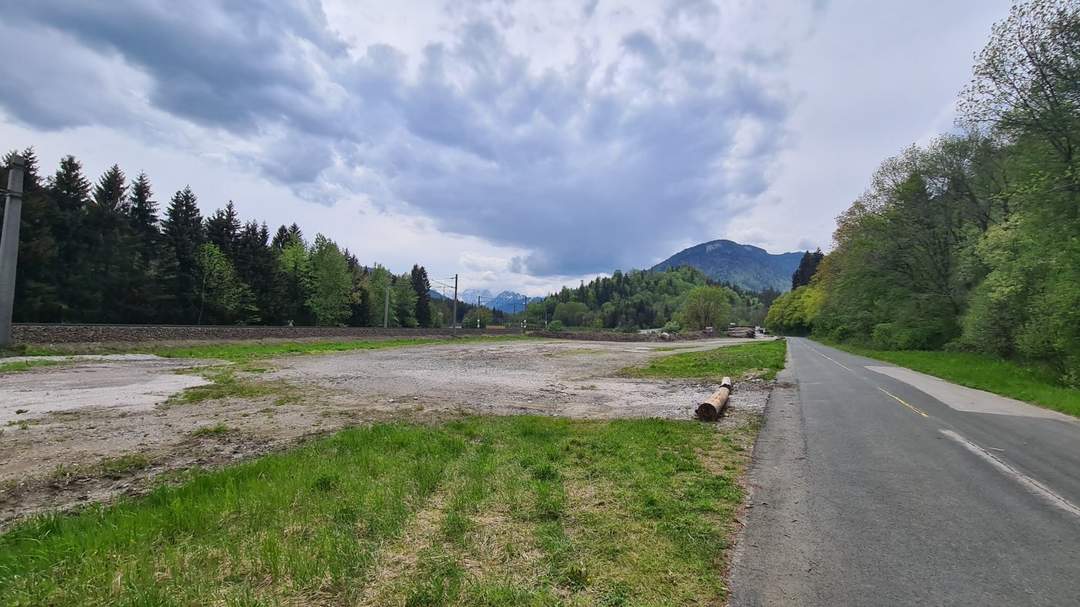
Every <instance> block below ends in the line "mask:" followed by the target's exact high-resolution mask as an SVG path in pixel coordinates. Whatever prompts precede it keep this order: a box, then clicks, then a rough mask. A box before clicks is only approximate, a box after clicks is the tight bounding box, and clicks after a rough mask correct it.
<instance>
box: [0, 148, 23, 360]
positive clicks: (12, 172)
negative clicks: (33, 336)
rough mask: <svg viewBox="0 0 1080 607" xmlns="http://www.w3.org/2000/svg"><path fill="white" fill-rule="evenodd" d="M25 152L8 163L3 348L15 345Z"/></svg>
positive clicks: (1, 254)
mask: <svg viewBox="0 0 1080 607" xmlns="http://www.w3.org/2000/svg"><path fill="white" fill-rule="evenodd" d="M25 167H26V161H25V160H23V158H22V157H21V156H13V157H12V158H11V166H10V167H8V182H7V201H6V202H5V204H4V230H3V234H0V348H8V347H11V343H12V342H11V315H12V313H13V312H14V310H15V266H16V264H17V262H18V259H19V224H20V222H21V221H22V189H23V169H24V168H25Z"/></svg>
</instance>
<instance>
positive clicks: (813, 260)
mask: <svg viewBox="0 0 1080 607" xmlns="http://www.w3.org/2000/svg"><path fill="white" fill-rule="evenodd" d="M822 259H825V254H824V253H822V252H821V249H818V250H816V251H814V252H813V253H811V252H810V251H807V252H805V253H803V256H802V259H800V260H799V267H798V268H796V269H795V273H794V274H792V275H791V289H792V290H793V291H794V290H795V289H798V288H799V287H802V286H806V285H808V284H810V279H811V278H813V277H814V274H816V273H817V269H818V265H819V264H820V263H821V260H822Z"/></svg>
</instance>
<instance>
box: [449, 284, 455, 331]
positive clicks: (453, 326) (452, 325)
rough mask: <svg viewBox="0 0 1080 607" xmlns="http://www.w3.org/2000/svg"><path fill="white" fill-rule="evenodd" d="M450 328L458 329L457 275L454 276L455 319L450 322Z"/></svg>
mask: <svg viewBox="0 0 1080 607" xmlns="http://www.w3.org/2000/svg"><path fill="white" fill-rule="evenodd" d="M450 327H451V328H453V329H456V328H457V274H454V318H453V319H451V321H450Z"/></svg>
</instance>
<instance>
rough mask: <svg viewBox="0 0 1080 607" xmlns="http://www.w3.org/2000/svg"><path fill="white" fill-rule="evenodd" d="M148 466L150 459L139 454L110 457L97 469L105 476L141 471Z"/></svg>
mask: <svg viewBox="0 0 1080 607" xmlns="http://www.w3.org/2000/svg"><path fill="white" fill-rule="evenodd" d="M149 466H150V458H148V457H146V456H145V455H143V454H141V453H127V454H125V455H120V456H118V457H111V458H109V459H106V460H104V461H102V462H101V463H100V464H98V469H99V470H101V472H102V473H104V474H105V475H106V476H110V475H120V474H128V473H131V472H135V471H136V470H142V469H144V468H148V467H149Z"/></svg>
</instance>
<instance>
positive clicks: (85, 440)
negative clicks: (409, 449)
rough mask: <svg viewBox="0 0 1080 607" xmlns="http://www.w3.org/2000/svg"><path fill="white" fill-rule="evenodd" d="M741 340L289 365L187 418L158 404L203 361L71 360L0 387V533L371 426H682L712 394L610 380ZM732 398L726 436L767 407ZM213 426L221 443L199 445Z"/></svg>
mask: <svg viewBox="0 0 1080 607" xmlns="http://www.w3.org/2000/svg"><path fill="white" fill-rule="evenodd" d="M743 341H745V340H738V339H710V340H700V341H693V342H682V343H674V344H665V343H615V342H581V341H561V340H535V341H532V340H530V341H513V342H501V343H490V344H484V343H467V344H445V345H442V344H439V345H431V346H417V347H407V348H396V349H385V350H360V351H352V352H345V353H340V354H325V355H311V356H294V357H285V358H279V359H271V360H263V361H257V362H256V363H254V364H253V365H249V366H247V367H245V369H246V370H245V371H243V372H241V373H238V377H240V378H241V379H242V380H243V381H245V382H251V383H252V384H254V385H258V386H263V387H265V388H269V389H268V390H265V391H266V392H267V394H265V395H263V396H258V397H254V398H243V399H241V398H225V399H218V400H208V401H203V402H198V403H191V404H181V403H176V402H169V398H170V397H171V396H173V395H175V394H176V393H178V392H180V391H182V390H183V389H185V388H189V387H192V386H196V385H199V384H202V383H205V380H204V379H203V378H202V377H200V376H199V375H197V374H192V373H191V370H192V369H195V368H198V367H205V366H206V365H207V364H208V361H196V360H179V359H161V358H157V357H153V356H112V357H110V356H106V357H74V358H72V359H70V360H65V361H63V362H62V363H61V364H59V365H57V366H47V367H40V368H36V369H32V370H29V371H23V372H19V373H12V374H0V424H3V425H0V428H2V429H3V434H2V435H0V461H3V462H4V466H3V467H2V469H0V524H2V523H3V522H4V521H10V520H12V519H14V518H16V517H19V516H23V515H25V514H28V513H31V512H36V511H39V510H41V509H45V508H55V507H69V506H72V505H77V504H79V503H83V502H88V501H97V500H102V499H109V498H110V497H112V496H115V495H117V494H122V493H138V492H140V491H142V490H144V489H145V487H146V486H147V484H148V479H150V478H152V477H155V476H158V475H160V474H161V473H163V472H170V471H174V470H177V469H183V468H188V467H191V466H195V465H198V466H215V465H221V464H224V463H228V462H231V461H234V460H237V459H242V458H246V457H250V456H252V455H256V454H259V453H263V452H267V451H270V450H273V449H277V448H281V447H283V446H287V445H289V444H293V443H295V442H296V441H298V440H302V439H303V438H304V437H307V436H311V435H318V434H324V433H326V432H329V431H332V430H335V429H338V428H341V427H344V426H348V425H355V424H358V423H365V422H370V421H378V420H387V419H406V420H411V421H440V420H443V419H446V418H449V417H453V416H458V415H465V414H471V413H479V414H522V413H528V414H538V415H560V416H570V417H585V418H614V417H666V418H674V419H690V418H691V416H692V413H693V409H694V406H695V405H696V403H697V402H698V399H700V398H701V397H703V396H706V395H707V394H708V393H709V392H710V391H711V390H712V389H713V388H714V386H712V385H709V384H703V383H700V382H696V381H650V380H639V379H626V378H620V377H617V376H616V374H617V372H618V370H619V369H622V368H624V367H627V366H631V365H637V364H641V363H643V362H645V361H647V360H649V359H650V358H651V357H654V356H660V355H665V354H675V353H678V352H687V351H692V350H701V349H710V348H715V347H719V346H723V345H730V344H735V343H742V342H743ZM185 371H187V372H186V373H185ZM736 388H737V391H736V394H735V396H734V397H733V398H734V400H733V409H732V413H731V415H730V416H729V417H728V418H726V419H725V420H724V421H722V422H721V423H722V424H741V423H746V422H747V420H749V419H753V418H755V417H756V414H758V413H760V411H761V410H762V409H763V408H764V405H765V401H766V399H767V396H768V385H767V384H766V383H764V382H754V381H751V382H743V383H742V384H741V385H738V386H737V387H736ZM218 424H223V425H224V427H225V429H224V430H223V431H221V432H218V433H211V434H197V433H196V431H197V430H198V429H200V428H206V427H210V426H215V425H218ZM133 453H135V454H139V455H140V456H143V458H142V459H143V462H141V465H138V466H132V468H133V469H130V470H121V471H116V470H113V471H111V472H102V471H101V466H100V464H101V463H102V462H109V461H115V458H117V457H121V456H125V455H130V454H133Z"/></svg>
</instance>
